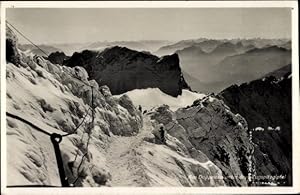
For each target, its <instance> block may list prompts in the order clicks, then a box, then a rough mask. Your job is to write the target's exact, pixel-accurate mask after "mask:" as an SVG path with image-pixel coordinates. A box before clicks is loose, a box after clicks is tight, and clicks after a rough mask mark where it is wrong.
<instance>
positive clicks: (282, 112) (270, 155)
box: [219, 69, 292, 185]
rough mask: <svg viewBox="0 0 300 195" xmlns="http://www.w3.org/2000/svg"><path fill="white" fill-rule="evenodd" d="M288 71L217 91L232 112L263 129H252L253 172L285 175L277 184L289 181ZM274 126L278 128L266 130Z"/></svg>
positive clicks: (289, 121)
mask: <svg viewBox="0 0 300 195" xmlns="http://www.w3.org/2000/svg"><path fill="white" fill-rule="evenodd" d="M279 70H280V71H281V72H282V70H281V69H279ZM276 75H277V73H276ZM288 75H290V74H288ZM288 75H287V74H285V77H284V78H283V79H281V80H278V79H276V78H275V77H267V78H264V79H260V80H255V81H252V82H250V83H248V84H246V83H244V84H242V85H240V86H237V85H233V86H231V87H229V88H227V89H225V90H223V91H222V92H221V93H220V94H219V97H220V98H222V99H223V100H224V102H225V103H226V104H227V105H228V106H229V107H230V108H231V110H232V111H233V112H234V113H240V114H241V115H242V116H244V117H245V119H246V120H247V122H248V125H249V129H253V128H256V127H262V128H264V129H265V130H264V131H254V132H253V142H254V143H255V145H256V147H255V151H254V156H255V159H256V172H257V175H262V176H265V175H280V174H282V175H285V176H286V179H285V180H284V181H281V182H282V183H280V184H279V185H291V184H292V134H291V133H292V118H291V117H292V115H291V114H292V113H291V91H292V90H291V78H290V77H289V76H288ZM278 126H279V127H280V131H271V130H267V129H268V127H273V128H275V127H278ZM283 182H285V183H283Z"/></svg>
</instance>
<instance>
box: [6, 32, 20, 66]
mask: <svg viewBox="0 0 300 195" xmlns="http://www.w3.org/2000/svg"><path fill="white" fill-rule="evenodd" d="M17 41H18V39H17V37H16V35H15V34H14V33H13V32H12V31H11V29H10V28H6V61H7V62H11V63H14V64H19V63H20V54H19V52H18V49H17Z"/></svg>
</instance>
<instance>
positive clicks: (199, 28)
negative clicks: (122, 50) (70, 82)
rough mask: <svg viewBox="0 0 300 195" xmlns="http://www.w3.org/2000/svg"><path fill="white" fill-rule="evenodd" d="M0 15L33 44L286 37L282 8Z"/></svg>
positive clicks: (287, 30)
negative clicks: (5, 17)
mask: <svg viewBox="0 0 300 195" xmlns="http://www.w3.org/2000/svg"><path fill="white" fill-rule="evenodd" d="M6 16H7V20H8V21H9V22H10V23H12V24H13V25H14V26H15V27H17V28H18V29H19V30H20V31H21V32H23V33H24V34H25V35H27V36H28V37H29V38H30V39H31V40H33V41H34V42H36V43H38V44H41V43H75V42H81V43H83V42H95V41H105V40H107V41H117V40H123V41H128V40H171V41H174V40H184V39H193V38H201V37H205V38H216V39H218V38H253V37H262V38H290V37H291V10H290V9H288V8H183V9H178V8H150V9H145V8H143V9H142V8H136V9H128V8H119V9H116V8H114V9H112V8H102V9H101V8H99V9H87V8H85V9H83V8H82V9H65V8H55V9H54V8H48V9H37V8H15V9H6ZM20 42H25V41H24V40H22V39H20Z"/></svg>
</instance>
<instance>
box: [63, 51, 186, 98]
mask: <svg viewBox="0 0 300 195" xmlns="http://www.w3.org/2000/svg"><path fill="white" fill-rule="evenodd" d="M64 64H65V65H66V66H69V67H74V66H82V67H84V68H85V69H86V70H87V72H88V73H89V76H90V78H92V79H95V80H96V81H97V82H98V83H99V85H107V86H108V87H109V88H110V90H111V92H112V94H113V95H118V94H122V93H125V92H127V91H130V90H133V89H143V88H149V87H152V88H159V89H160V90H162V91H163V92H165V93H167V94H169V95H172V96H178V95H180V94H181V93H182V89H189V86H188V84H187V83H186V82H185V80H184V78H183V75H182V73H181V68H180V65H179V58H178V55H177V54H173V55H170V56H164V57H161V58H158V57H157V56H154V55H151V54H149V53H145V52H137V51H134V50H130V49H127V48H125V47H118V46H115V47H112V48H108V49H105V50H104V51H102V52H96V51H89V50H85V51H82V52H81V53H77V52H75V53H74V54H73V55H72V57H71V58H70V59H69V60H67V61H65V63H64Z"/></svg>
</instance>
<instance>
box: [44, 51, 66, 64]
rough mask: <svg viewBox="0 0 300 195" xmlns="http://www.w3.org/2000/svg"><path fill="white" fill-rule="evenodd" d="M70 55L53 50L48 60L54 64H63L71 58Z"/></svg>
mask: <svg viewBox="0 0 300 195" xmlns="http://www.w3.org/2000/svg"><path fill="white" fill-rule="evenodd" d="M69 58H70V57H69V56H66V54H65V53H64V52H59V51H57V52H53V53H51V54H50V55H49V56H48V60H49V61H50V62H51V63H52V64H61V65H62V64H63V63H64V61H65V60H67V59H69Z"/></svg>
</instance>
